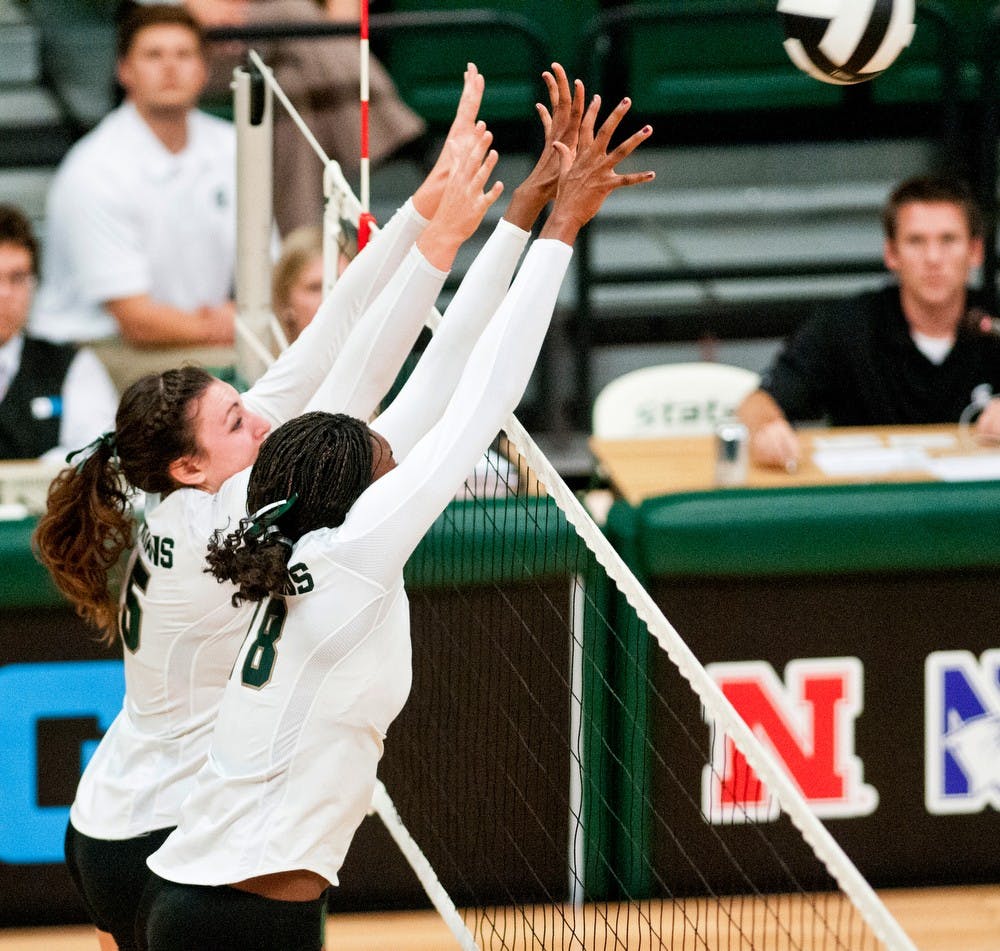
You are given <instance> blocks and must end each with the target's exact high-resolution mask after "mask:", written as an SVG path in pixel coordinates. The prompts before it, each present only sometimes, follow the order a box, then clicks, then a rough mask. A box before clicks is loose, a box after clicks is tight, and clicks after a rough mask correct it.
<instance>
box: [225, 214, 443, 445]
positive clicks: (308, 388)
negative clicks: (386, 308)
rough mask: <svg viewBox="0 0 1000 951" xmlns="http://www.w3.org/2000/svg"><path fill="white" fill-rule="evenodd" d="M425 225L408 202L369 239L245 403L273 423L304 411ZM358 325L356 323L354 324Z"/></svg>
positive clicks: (366, 329)
mask: <svg viewBox="0 0 1000 951" xmlns="http://www.w3.org/2000/svg"><path fill="white" fill-rule="evenodd" d="M426 225H427V220H426V219H425V218H424V217H423V216H421V215H420V214H418V212H417V210H416V209H415V208H414V207H413V202H412V201H407V202H406V203H405V204H404V205H403V206H402V208H400V209H399V211H397V212H396V214H395V215H393V216H392V218H391V219H390V220H389V222H388V223H387V224H386V226H385V227H384V228H383V229H381V231H379V233H378V234H377V235H375V237H374V238H372V240H371V243H370V244H368V246H367V247H365V249H364V250H363V251H362V252H361V253H360V254H359V255H358V256H357V257H356V258H355V259H354V260H353V261H352V262H351V263H350V264H349V265H348V267H347V269H346V270H345V271H344V273H343V274H342V275H341V276H340V279H339V280H338V281H337V283H336V284H335V285H334V286H333V290H332V291H330V293H329V294H328V295H327V296H326V299H325V300H324V301H323V303H322V304H321V305H320V308H319V310H318V311H317V312H316V316H315V317H314V318H313V319H312V321H311V322H310V323H309V325H308V326H307V327H306V328H305V330H303V332H302V334H301V336H300V337H299V338H298V340H296V341H295V342H294V343H293V344H292V345H291V346H290V347H289V348H288V349H287V350H286V351H285V352H284V353H283V354H282V355H281V356H280V357H279V358H278V359H277V360H275V362H274V364H273V365H272V366H271V367H270V368H269V369H268V371H267V372H266V373H265V374H264V375H263V376H262V377H261V378H260V379H259V380H258V381H257V383H256V384H254V386H253V387H252V388H251V389H250V390H249V391H248V392H247V393H246V394H245V395H244V397H243V399H244V402H245V403H246V405H247V407H248V408H249V409H251V410H252V411H253V412H255V413H259V414H260V415H261V416H263V417H264V418H265V419H267V420H269V421H270V422H271V423H272V425H280V424H281V423H283V422H285V421H286V420H288V419H291V418H292V417H293V416H297V415H298V414H299V413H301V412H302V410H303V408H304V407H305V405H306V402H307V401H308V400H309V398H310V397H311V396H312V395H313V394H314V393H315V392H316V389H317V387H319V385H320V384H321V383H322V382H323V379H324V378H325V377H326V376H327V374H328V373H329V371H330V368H331V367H332V366H333V364H334V362H335V361H336V359H337V357H338V356H339V354H340V353H341V351H342V350H343V349H344V346H345V343H346V341H347V340H348V339H350V338H352V337H353V336H354V332H358V333H366V332H370V327H368V326H367V325H366V324H364V322H362V323H361V324H360V325H358V322H359V320H360V318H361V316H362V314H364V313H365V310H366V309H367V308H368V306H369V304H370V303H371V302H372V301H373V300H375V298H376V297H377V296H378V295H379V293H380V292H381V291H382V290H383V289H384V288H385V287H386V285H387V284H388V283H389V282H390V280H391V278H392V277H393V275H394V274H395V273H396V271H397V270H398V268H399V267H400V264H401V263H402V261H403V260H404V258H405V257H406V255H407V252H408V251H409V250H410V249H411V247H412V246H413V243H414V242H415V241H416V240H417V238H418V237H419V236H420V233H421V232H422V231H423V229H424V228H425V227H426ZM355 325H358V326H355Z"/></svg>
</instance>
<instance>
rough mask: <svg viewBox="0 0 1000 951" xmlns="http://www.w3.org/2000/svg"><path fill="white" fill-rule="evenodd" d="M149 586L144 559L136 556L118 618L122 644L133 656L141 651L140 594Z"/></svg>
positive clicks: (126, 583)
mask: <svg viewBox="0 0 1000 951" xmlns="http://www.w3.org/2000/svg"><path fill="white" fill-rule="evenodd" d="M148 584H149V572H148V571H147V570H146V566H145V565H144V564H143V563H142V559H141V558H140V557H139V556H138V555H136V559H135V561H134V562H133V564H132V570H131V571H130V572H129V576H128V580H127V581H126V582H125V601H124V603H123V604H122V610H121V615H120V616H119V618H118V624H119V627H120V628H121V632H122V642H123V643H124V644H125V646H126V647H127V648H128V650H129V652H130V653H132V654H134V653H135V652H136V651H137V650H138V649H139V627H140V625H141V624H142V608H141V607H140V605H139V595H138V592H140V591H141V592H142V593H143V594H145V593H146V585H148Z"/></svg>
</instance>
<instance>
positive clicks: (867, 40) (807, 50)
mask: <svg viewBox="0 0 1000 951" xmlns="http://www.w3.org/2000/svg"><path fill="white" fill-rule="evenodd" d="M778 13H780V14H781V19H782V25H783V26H784V28H785V36H786V37H787V39H786V40H785V44H784V45H785V51H786V52H787V53H788V55H789V57H790V58H791V60H792V62H793V63H794V64H795V65H796V66H798V68H799V69H801V70H802V71H803V72H804V73H808V74H809V75H810V76H812V77H813V78H814V79H818V80H820V81H821V82H824V83H833V84H835V85H838V86H848V85H851V84H853V83H863V82H866V81H867V80H869V79H874V78H875V77H876V76H878V75H879V74H881V73H883V72H884V71H885V70H886V69H888V68H889V67H890V66H891V65H892V63H893V62H894V61H895V59H896V57H897V56H899V54H900V53H901V52H902V51H903V50H904V49H905V48H906V47H907V46H909V45H910V40H912V39H913V32H914V30H915V28H916V27H915V24H914V0H778Z"/></svg>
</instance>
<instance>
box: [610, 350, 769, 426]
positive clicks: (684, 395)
mask: <svg viewBox="0 0 1000 951" xmlns="http://www.w3.org/2000/svg"><path fill="white" fill-rule="evenodd" d="M759 382H760V377H759V376H758V374H756V373H754V372H753V371H752V370H745V369H743V368H742V367H734V366H728V365H726V364H723V363H664V364H660V365H658V366H652V367H644V368H643V369H641V370H633V371H632V372H631V373H626V374H624V375H623V376H620V377H618V378H617V379H616V380H612V381H611V382H610V383H609V384H608V385H607V386H606V387H604V389H603V390H601V392H600V393H599V394H598V396H597V399H596V400H595V401H594V411H593V417H592V426H593V433H594V435H595V436H600V437H603V438H612V439H635V438H642V437H646V436H648V437H651V438H652V437H660V436H695V435H699V434H704V433H711V432H713V431H714V430H715V427H716V426H717V425H718V424H719V423H722V422H724V421H726V420H729V419H732V418H734V417H735V415H736V408H737V407H738V406H739V404H740V402H741V401H742V400H743V398H744V397H745V396H746V395H747V394H748V393H750V392H751V391H752V390H755V389H756V388H757V385H758V383H759Z"/></svg>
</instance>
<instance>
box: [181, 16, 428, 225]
mask: <svg viewBox="0 0 1000 951" xmlns="http://www.w3.org/2000/svg"><path fill="white" fill-rule="evenodd" d="M183 2H184V5H185V6H186V8H187V9H188V10H189V11H190V12H191V13H192V14H193V16H194V17H195V18H196V19H197V20H198V21H199V22H200V23H201V24H202V26H204V27H212V26H227V25H228V26H239V25H243V24H258V23H323V22H325V21H333V22H337V23H356V22H357V21H358V14H359V6H358V2H357V0H183ZM254 48H255V49H257V50H258V51H259V52H260V54H261V56H262V57H263V58H264V60H265V61H266V62H267V64H268V65H269V66H270V67H271V68H272V69H273V70H274V76H275V79H277V80H278V82H279V83H280V84H281V88H282V89H283V90H284V91H285V93H286V94H287V95H288V97H289V98H290V99H291V101H292V103H293V105H294V106H295V108H296V109H297V110H298V111H299V113H300V114H301V116H302V118H303V119H304V120H305V122H306V124H307V125H308V126H309V128H310V130H311V131H312V133H313V134H314V135H315V136H316V139H317V141H318V142H319V144H320V145H321V146H322V147H323V149H324V150H325V152H326V154H327V155H329V156H330V158H332V159H335V160H336V161H337V162H339V163H340V166H341V168H342V169H343V170H344V173H345V174H346V175H348V176H350V175H352V174H354V173H356V172H357V170H358V165H359V157H360V153H361V131H360V130H361V110H360V106H359V90H360V82H361V75H360V68H361V67H360V57H359V55H358V38H357V36H327V37H323V38H320V39H311V38H310V39H284V40H274V41H271V42H262V43H255V44H254ZM210 55H211V57H212V73H213V78H212V88H213V89H228V88H229V83H230V81H231V79H232V71H233V67H234V66H236V65H238V64H239V63H240V62H241V61H242V58H243V57H242V53H238V54H235V55H234V54H233V51H232V47H231V45H230V46H229V47H228V48H225V47H223V48H219V49H215V50H212V51H211V53H210ZM368 86H369V95H368V122H369V156H370V158H371V161H372V163H373V164H377V163H379V162H381V161H383V160H384V159H386V158H388V157H389V156H390V155H392V154H393V153H395V152H397V151H398V150H399V149H401V148H402V147H404V146H407V145H411V144H412V143H415V142H418V141H419V140H421V139H422V137H423V136H424V134H425V132H426V124H425V122H424V120H423V119H422V118H420V116H418V115H417V114H416V113H415V112H414V111H413V110H412V109H410V107H409V106H407V105H406V103H404V102H403V101H402V99H400V98H399V94H398V93H397V92H396V87H395V86H394V85H393V82H392V79H391V77H390V76H389V74H388V73H387V72H386V70H385V68H384V67H383V66H382V64H381V63H380V62H379V61H378V59H377V58H376V57H374V56H371V57H370V59H369V76H368ZM274 181H275V183H276V187H275V189H274V217H275V221H276V222H277V224H278V229H279V230H280V231H281V233H282V235H286V234H288V233H289V232H290V231H292V230H293V229H295V228H298V227H301V226H303V225H316V224H319V222H320V219H321V217H322V214H323V167H322V165H321V163H320V161H319V159H318V157H317V156H316V154H315V153H314V152H313V150H312V149H311V148H310V147H309V145H308V143H307V142H306V141H305V139H303V138H302V133H301V132H299V130H298V129H297V128H296V126H295V124H294V123H293V121H292V120H291V119H290V118H289V116H288V113H287V112H286V111H285V109H284V108H283V107H281V106H279V105H276V107H275V110H274Z"/></svg>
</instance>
